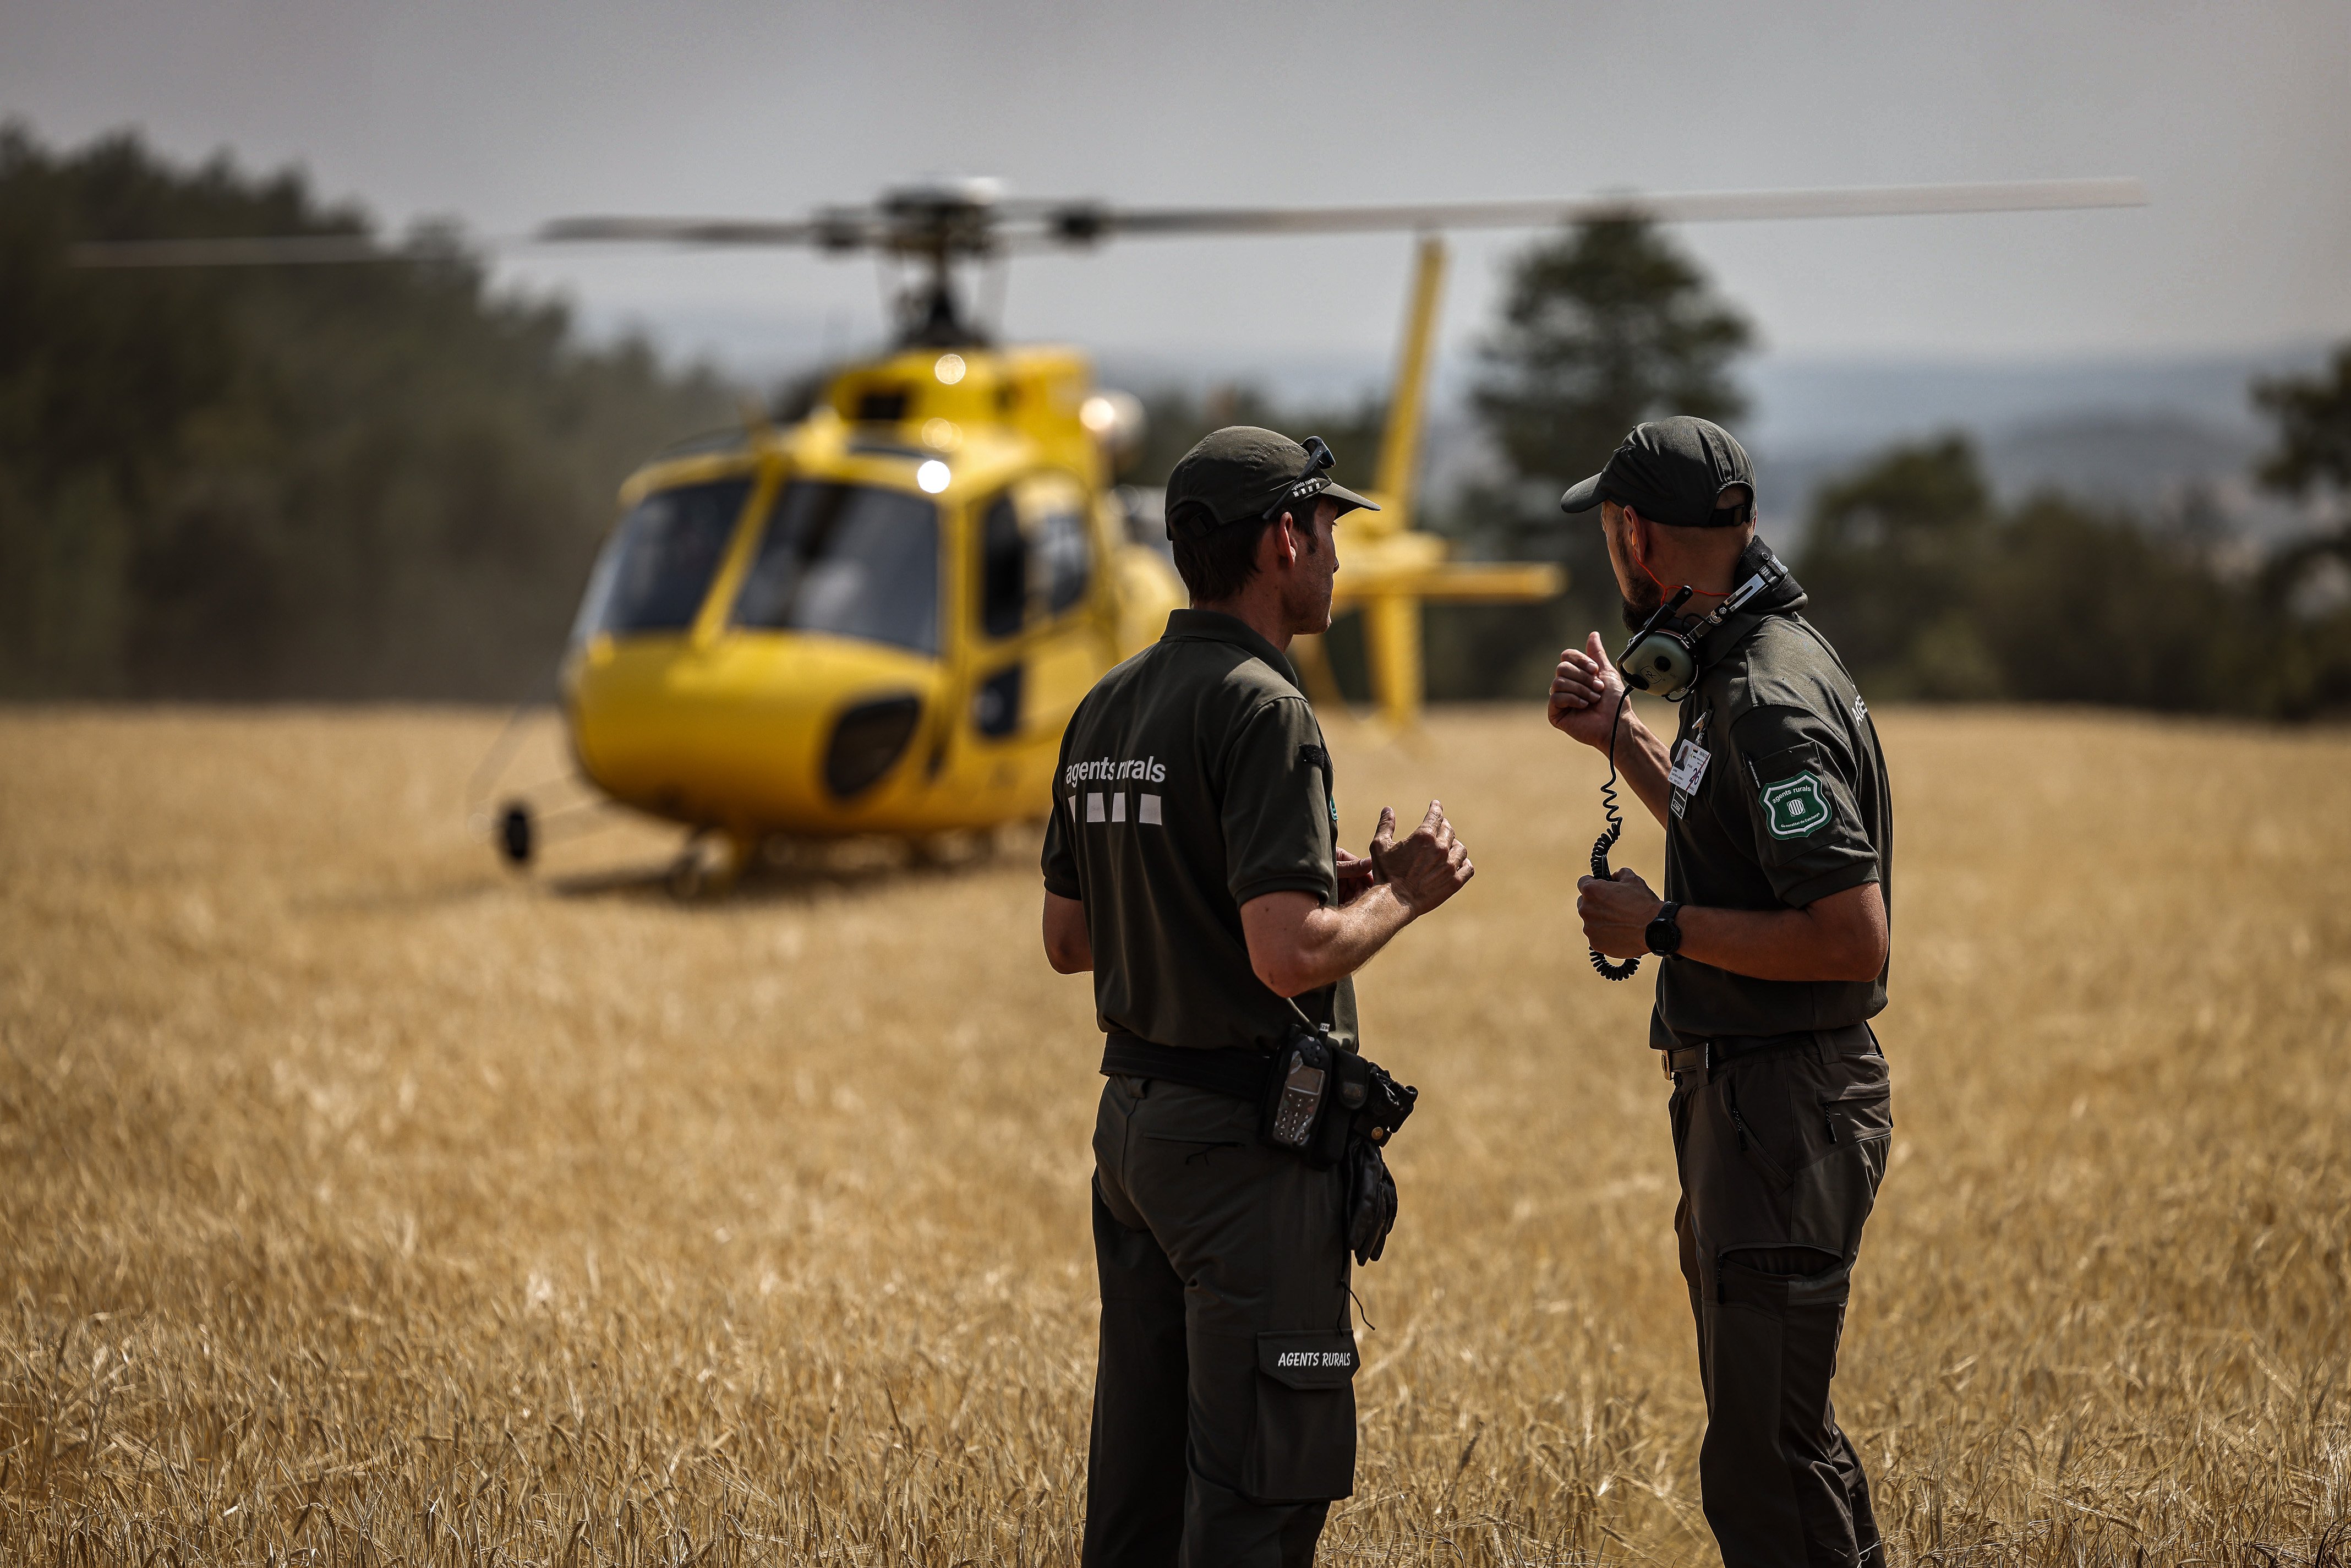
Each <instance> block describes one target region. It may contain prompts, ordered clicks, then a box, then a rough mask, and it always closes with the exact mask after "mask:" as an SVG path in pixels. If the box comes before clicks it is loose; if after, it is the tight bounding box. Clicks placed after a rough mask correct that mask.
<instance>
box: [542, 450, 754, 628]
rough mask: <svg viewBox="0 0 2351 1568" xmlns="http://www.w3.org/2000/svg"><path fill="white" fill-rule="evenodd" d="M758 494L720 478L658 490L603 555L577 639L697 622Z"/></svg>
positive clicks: (745, 483) (624, 522)
mask: <svg viewBox="0 0 2351 1568" xmlns="http://www.w3.org/2000/svg"><path fill="white" fill-rule="evenodd" d="M750 493H751V481H750V480H749V479H748V478H747V477H746V478H739V479H716V480H712V481H710V482H709V483H707V484H702V485H680V486H676V487H675V488H674V489H668V490H656V491H654V492H653V494H652V495H650V496H647V497H645V498H644V499H643V500H642V501H639V502H638V503H637V504H636V505H635V506H634V507H631V508H630V509H629V515H628V516H627V517H622V519H621V526H620V527H618V528H614V529H613V530H612V539H611V543H610V544H607V545H606V546H605V547H604V553H603V554H602V555H601V556H599V557H598V558H597V560H596V570H595V572H594V573H593V575H591V576H590V578H589V580H588V592H587V595H586V597H585V598H583V599H582V600H581V601H580V619H579V620H578V621H577V622H575V623H574V624H573V626H572V628H571V640H572V641H573V642H575V643H584V642H586V641H588V639H590V637H597V636H616V637H618V636H627V635H628V634H630V633H631V632H683V631H684V630H685V629H686V628H687V627H689V626H691V625H693V624H694V617H695V612H698V611H699V610H700V609H701V608H702V599H703V596H704V595H705V594H706V593H708V592H709V591H710V580H711V579H712V578H713V577H714V576H716V574H717V571H718V561H719V558H720V557H722V556H723V555H725V554H726V540H727V538H728V536H730V535H731V534H733V533H734V531H735V519H736V518H737V517H739V516H740V515H741V514H742V511H743V502H744V500H745V498H746V497H748V496H749V495H750Z"/></svg>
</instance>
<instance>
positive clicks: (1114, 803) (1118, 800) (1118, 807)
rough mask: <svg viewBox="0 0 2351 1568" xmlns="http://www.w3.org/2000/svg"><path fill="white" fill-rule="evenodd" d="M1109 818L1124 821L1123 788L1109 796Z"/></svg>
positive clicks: (1124, 803) (1124, 797) (1124, 796)
mask: <svg viewBox="0 0 2351 1568" xmlns="http://www.w3.org/2000/svg"><path fill="white" fill-rule="evenodd" d="M1110 820H1111V821H1113V822H1123V821H1126V791H1125V790H1123V789H1121V790H1120V791H1119V792H1118V793H1117V794H1115V795H1113V796H1112V797H1111V798H1110Z"/></svg>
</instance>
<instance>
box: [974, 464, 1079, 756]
mask: <svg viewBox="0 0 2351 1568" xmlns="http://www.w3.org/2000/svg"><path fill="white" fill-rule="evenodd" d="M1088 505H1089V502H1088V499H1087V495H1086V490H1085V486H1082V485H1081V484H1079V483H1078V481H1077V480H1076V479H1075V478H1073V477H1071V476H1069V475H1066V474H1052V473H1048V474H1032V475H1030V476H1028V477H1026V478H1024V479H1020V480H1018V481H1016V482H1015V483H1014V484H1013V485H1012V486H1010V487H1009V488H1008V489H1006V490H1005V491H1004V492H1003V493H1002V494H1000V495H998V496H997V497H995V498H994V499H993V500H991V501H988V502H987V503H986V504H985V505H983V506H982V507H981V508H980V526H979V571H978V574H977V575H978V579H979V603H978V606H977V609H978V614H977V617H976V619H977V624H978V631H979V638H978V640H977V647H976V649H975V653H974V663H973V666H972V670H973V677H974V679H973V690H972V700H971V710H970V720H971V727H972V728H973V729H974V730H976V731H977V733H978V734H979V736H980V737H982V738H983V739H987V740H1019V739H1024V738H1035V737H1050V738H1051V739H1052V740H1054V741H1055V742H1057V743H1058V741H1059V740H1060V737H1061V730H1062V728H1063V727H1064V726H1066V725H1067V724H1068V723H1069V722H1070V715H1071V714H1072V713H1074V712H1075V711H1076V710H1077V706H1078V700H1079V699H1080V698H1081V697H1082V696H1084V695H1086V692H1087V690H1088V688H1090V687H1091V686H1092V685H1093V683H1094V680H1095V678H1096V677H1097V676H1099V675H1100V674H1102V669H1103V666H1104V664H1105V649H1104V647H1103V643H1102V627H1101V625H1100V624H1099V617H1097V616H1095V615H1094V614H1092V613H1091V611H1092V604H1093V599H1094V596H1093V595H1092V587H1093V581H1094V574H1095V572H1096V570H1098V568H1099V563H1098V562H1097V561H1096V559H1095V558H1094V540H1093V533H1092V528H1090V527H1089V526H1088V519H1087V507H1088Z"/></svg>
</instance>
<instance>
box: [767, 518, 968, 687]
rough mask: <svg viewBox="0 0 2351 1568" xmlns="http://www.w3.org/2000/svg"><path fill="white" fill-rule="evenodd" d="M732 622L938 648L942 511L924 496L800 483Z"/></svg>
mask: <svg viewBox="0 0 2351 1568" xmlns="http://www.w3.org/2000/svg"><path fill="white" fill-rule="evenodd" d="M735 624H736V625H737V626H741V627H746V628H750V629H754V630H762V631H777V632H783V631H791V632H831V634H833V635H834V636H836V637H856V638H861V639H862V640H864V641H866V642H871V643H893V644H895V645H896V646H898V647H901V648H912V649H913V650H914V652H916V653H937V652H938V648H939V513H938V508H937V507H935V506H933V505H932V504H931V503H930V502H929V501H926V500H925V499H924V498H923V497H920V496H910V495H908V494H906V493H905V492H904V491H903V490H884V489H878V488H875V487H874V486H868V485H843V484H838V483H833V482H831V481H822V480H813V479H795V480H793V481H792V482H791V483H790V484H789V485H787V486H784V489H783V493H782V494H781V495H779V496H778V497H776V504H775V507H774V509H773V510H771V511H770V512H769V513H768V528H767V532H766V534H765V535H764V536H763V537H762V538H760V540H759V553H758V556H757V557H756V558H754V559H753V560H752V562H751V570H750V571H749V572H748V573H747V575H746V576H745V578H744V579H743V590H742V591H741V592H740V593H738V594H737V595H736V599H735Z"/></svg>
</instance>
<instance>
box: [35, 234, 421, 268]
mask: <svg viewBox="0 0 2351 1568" xmlns="http://www.w3.org/2000/svg"><path fill="white" fill-rule="evenodd" d="M66 257H67V259H68V261H70V262H71V263H72V264H73V265H74V266H76V267H319V266H343V265H348V264H350V263H355V262H379V261H411V262H413V261H449V260H455V259H456V257H457V252H456V251H455V248H454V247H452V246H416V245H410V246H399V245H386V244H385V243H384V242H383V241H381V240H380V239H374V238H371V237H370V236H368V235H240V236H237V237H235V238H226V239H121V240H85V241H83V242H82V243H80V244H78V245H75V246H68V248H67V251H66Z"/></svg>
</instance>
